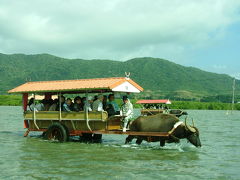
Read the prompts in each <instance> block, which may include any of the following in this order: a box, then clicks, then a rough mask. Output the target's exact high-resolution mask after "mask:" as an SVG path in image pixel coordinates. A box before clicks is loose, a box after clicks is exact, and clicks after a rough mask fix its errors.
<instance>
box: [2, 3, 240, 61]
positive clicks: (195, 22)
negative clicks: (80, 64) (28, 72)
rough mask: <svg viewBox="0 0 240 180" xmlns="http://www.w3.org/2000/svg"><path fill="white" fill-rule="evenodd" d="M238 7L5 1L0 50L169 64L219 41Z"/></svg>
mask: <svg viewBox="0 0 240 180" xmlns="http://www.w3.org/2000/svg"><path fill="white" fill-rule="evenodd" d="M239 7H240V3H239V2H237V1H234V0H232V1H231V0H215V1H214V0H213V1H211V0H203V1H190V0H171V1H165V0H131V1H129V0H102V1H99V0H69V1H61V0H52V1H48V0H41V1H40V0H39V1H37V0H35V1H34V0H25V1H13V0H12V1H10V0H6V1H2V2H1V6H0V27H1V28H0V51H1V52H3V53H28V54H29V53H43V52H44V53H45V52H46V53H51V54H55V55H59V56H64V57H72V58H76V57H79V58H90V59H91V58H108V59H126V58H132V57H136V56H153V57H165V58H170V59H173V60H174V59H177V58H178V57H181V56H184V53H187V50H188V49H189V47H190V48H192V49H194V48H199V47H204V46H206V44H208V45H210V44H211V43H213V42H215V41H216V40H218V39H219V38H222V37H223V36H224V34H225V29H226V28H227V27H228V26H229V25H231V24H233V23H235V22H238V21H239V11H238V10H239ZM206 42H207V43H206Z"/></svg>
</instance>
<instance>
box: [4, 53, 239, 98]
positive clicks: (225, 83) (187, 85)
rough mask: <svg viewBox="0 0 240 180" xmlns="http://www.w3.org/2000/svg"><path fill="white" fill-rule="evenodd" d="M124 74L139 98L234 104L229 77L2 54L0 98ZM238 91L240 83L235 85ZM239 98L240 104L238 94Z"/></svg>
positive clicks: (149, 61) (168, 65) (157, 65)
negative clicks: (42, 84) (31, 87)
mask: <svg viewBox="0 0 240 180" xmlns="http://www.w3.org/2000/svg"><path fill="white" fill-rule="evenodd" d="M125 72H131V78H132V79H133V80H135V81H136V82H137V83H139V84H140V85H141V86H142V87H143V88H144V89H145V91H144V92H143V93H141V94H139V95H137V96H136V97H138V98H151V99H156V98H169V99H171V100H177V101H183V100H184V101H186V100H187V101H199V100H200V101H219V102H231V90H232V78H231V77H230V76H228V75H224V74H216V73H210V72H206V71H202V70H200V69H197V68H193V67H185V66H181V65H178V64H175V63H172V62H170V61H167V60H164V59H158V58H150V57H144V58H135V59H131V60H128V61H125V62H120V61H111V60H82V59H64V58H60V57H56V56H52V55H48V54H39V55H24V54H13V55H5V54H0V94H6V92H7V91H8V90H9V89H11V88H14V87H16V86H17V85H20V84H22V83H24V82H25V81H43V80H61V79H81V78H100V77H119V76H124V73H125ZM237 89H240V81H236V90H237ZM236 94H237V96H236V97H237V98H238V99H237V101H240V94H239V91H236Z"/></svg>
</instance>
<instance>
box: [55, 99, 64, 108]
mask: <svg viewBox="0 0 240 180" xmlns="http://www.w3.org/2000/svg"><path fill="white" fill-rule="evenodd" d="M59 98H60V103H61V104H60V105H59V102H58V104H57V108H56V110H57V111H59V110H60V106H61V111H64V108H63V105H64V104H65V97H64V96H61V97H59Z"/></svg>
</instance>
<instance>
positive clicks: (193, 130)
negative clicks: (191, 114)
mask: <svg viewBox="0 0 240 180" xmlns="http://www.w3.org/2000/svg"><path fill="white" fill-rule="evenodd" d="M185 128H186V129H187V130H189V131H191V132H193V133H195V132H196V129H195V128H193V127H191V126H189V125H188V124H187V118H185Z"/></svg>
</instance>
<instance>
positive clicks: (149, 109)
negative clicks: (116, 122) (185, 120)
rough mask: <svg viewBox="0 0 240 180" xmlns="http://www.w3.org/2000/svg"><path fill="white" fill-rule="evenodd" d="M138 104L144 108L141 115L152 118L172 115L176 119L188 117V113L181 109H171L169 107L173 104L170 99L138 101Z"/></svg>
mask: <svg viewBox="0 0 240 180" xmlns="http://www.w3.org/2000/svg"><path fill="white" fill-rule="evenodd" d="M136 104H140V105H141V106H142V109H141V115H142V116H151V115H155V114H159V113H160V114H161V113H163V114H172V115H174V116H176V117H180V116H182V115H187V112H186V111H182V110H180V109H169V107H168V105H170V104H172V102H171V101H170V100H169V99H143V100H138V101H137V102H136Z"/></svg>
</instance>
